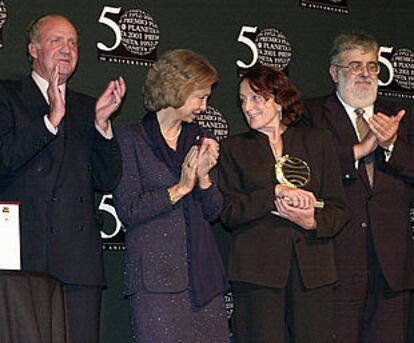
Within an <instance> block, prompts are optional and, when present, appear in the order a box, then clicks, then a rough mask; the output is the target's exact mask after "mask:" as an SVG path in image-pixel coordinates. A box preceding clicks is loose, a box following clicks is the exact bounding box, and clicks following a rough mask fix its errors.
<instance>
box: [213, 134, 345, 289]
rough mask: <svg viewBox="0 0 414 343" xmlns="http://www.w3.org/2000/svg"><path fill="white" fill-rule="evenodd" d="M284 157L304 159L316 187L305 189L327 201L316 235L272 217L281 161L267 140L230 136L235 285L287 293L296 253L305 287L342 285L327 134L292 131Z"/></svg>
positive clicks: (225, 154) (226, 176)
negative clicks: (283, 289) (277, 162)
mask: <svg viewBox="0 0 414 343" xmlns="http://www.w3.org/2000/svg"><path fill="white" fill-rule="evenodd" d="M283 154H289V155H291V156H295V157H299V158H301V159H303V160H305V161H306V162H307V163H308V164H309V166H310V169H311V181H310V183H309V184H308V185H307V186H305V189H307V190H310V191H312V192H313V193H314V194H315V195H316V197H317V198H319V199H323V200H324V201H325V207H324V208H323V209H322V210H318V211H317V213H316V220H317V223H318V224H317V229H316V230H312V231H306V230H303V229H302V228H300V227H299V226H297V225H296V224H294V223H292V222H290V221H287V220H285V219H282V218H280V217H278V216H275V215H273V214H271V213H270V212H271V211H272V210H274V209H275V205H274V199H275V193H274V187H275V184H276V183H277V181H276V177H275V159H274V157H273V154H272V151H271V148H270V146H269V143H268V138H267V136H266V135H264V134H261V133H259V132H257V131H250V132H248V133H245V134H241V135H237V136H233V137H230V138H229V139H227V140H225V141H224V142H223V144H222V146H221V149H220V163H219V185H220V189H221V191H222V193H223V197H224V207H223V211H222V214H221V219H222V222H223V224H224V225H226V226H228V227H229V228H230V229H231V230H232V246H231V252H230V258H229V263H230V267H229V273H230V279H231V280H236V281H245V282H250V283H255V284H259V285H265V286H271V287H284V286H285V285H286V283H287V280H288V276H289V270H290V266H291V261H292V250H293V249H292V247H293V246H294V248H295V250H296V254H297V259H298V263H299V268H300V271H301V275H302V277H303V282H304V284H305V286H306V287H307V288H314V287H318V286H322V285H327V284H331V283H333V282H335V281H336V279H337V275H336V269H335V264H334V252H333V240H332V239H333V237H335V235H336V234H337V233H338V231H340V230H341V228H342V227H343V224H344V216H343V213H344V201H343V190H342V186H341V183H340V178H339V166H338V162H337V159H336V157H335V153H334V150H333V149H332V143H331V140H330V138H329V134H327V133H325V132H322V131H318V130H309V129H294V128H289V129H288V130H287V131H286V132H285V133H284V134H283Z"/></svg>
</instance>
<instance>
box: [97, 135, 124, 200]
mask: <svg viewBox="0 0 414 343" xmlns="http://www.w3.org/2000/svg"><path fill="white" fill-rule="evenodd" d="M94 134H95V139H94V144H93V148H92V157H91V168H92V175H93V180H94V187H95V189H96V190H98V191H101V192H111V191H113V190H114V189H115V187H116V186H117V184H118V183H119V180H120V178H121V175H122V161H121V151H120V148H119V144H118V141H117V139H116V137H113V138H111V139H106V138H105V137H103V136H102V135H101V134H100V133H99V132H98V131H97V130H96V129H95V130H94Z"/></svg>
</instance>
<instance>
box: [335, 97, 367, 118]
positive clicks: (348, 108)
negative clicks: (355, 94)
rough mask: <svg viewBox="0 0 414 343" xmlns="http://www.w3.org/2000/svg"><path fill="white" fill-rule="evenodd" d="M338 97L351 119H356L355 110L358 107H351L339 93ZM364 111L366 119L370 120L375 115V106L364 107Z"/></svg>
mask: <svg viewBox="0 0 414 343" xmlns="http://www.w3.org/2000/svg"><path fill="white" fill-rule="evenodd" d="M336 96H337V97H338V99H339V101H340V102H341V104H342V105H343V106H344V108H345V111H346V113H347V114H348V116H349V117H350V118H351V119H356V117H357V114H356V113H355V109H356V107H353V106H351V105H348V104H347V103H346V102H345V100H343V99H342V98H341V96H340V95H339V93H338V92H336ZM363 109H364V110H365V113H364V118H366V119H368V118H370V117H371V116H372V115H373V114H374V104H372V105H369V106H366V107H363Z"/></svg>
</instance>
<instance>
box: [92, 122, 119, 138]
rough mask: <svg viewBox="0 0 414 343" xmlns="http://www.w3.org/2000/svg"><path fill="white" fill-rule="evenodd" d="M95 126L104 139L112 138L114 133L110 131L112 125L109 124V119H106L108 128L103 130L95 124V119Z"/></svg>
mask: <svg viewBox="0 0 414 343" xmlns="http://www.w3.org/2000/svg"><path fill="white" fill-rule="evenodd" d="M95 127H96V129H97V130H98V132H99V133H100V134H101V135H102V136H103V137H104V138H106V139H112V138H114V133H113V132H112V125H111V121H108V130H107V131H106V132H105V131H104V130H102V128H101V127H100V126H99V125H98V124H97V122H96V121H95Z"/></svg>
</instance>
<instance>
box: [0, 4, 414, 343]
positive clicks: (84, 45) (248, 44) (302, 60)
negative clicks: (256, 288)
mask: <svg viewBox="0 0 414 343" xmlns="http://www.w3.org/2000/svg"><path fill="white" fill-rule="evenodd" d="M46 13H61V14H63V15H66V16H68V17H69V18H70V19H72V20H73V22H74V23H75V25H76V26H77V27H78V29H79V32H80V38H81V39H80V42H81V46H80V61H79V66H78V68H77V71H76V73H75V75H74V76H73V78H72V80H71V81H70V86H71V87H72V88H74V89H77V90H79V91H81V92H85V93H87V94H91V95H93V96H98V95H99V94H100V93H101V92H102V90H103V89H104V87H105V85H106V83H107V82H108V80H109V79H113V78H115V77H117V76H118V75H122V76H124V78H125V79H126V82H127V85H128V92H127V97H126V100H125V102H124V104H123V106H122V108H121V113H120V114H119V115H118V117H117V118H115V120H114V126H118V125H123V124H127V123H132V122H136V121H138V120H139V119H140V118H142V116H143V115H144V113H145V110H144V109H143V105H142V103H143V102H142V95H141V93H142V91H141V88H142V84H143V81H144V79H145V75H146V73H147V71H148V68H149V67H150V66H151V65H152V63H153V62H154V61H155V60H156V58H157V56H159V55H160V54H161V53H162V52H164V51H166V50H168V49H172V48H190V49H193V50H194V51H196V52H198V53H201V54H202V55H204V56H205V57H207V58H208V59H209V60H210V62H211V63H212V64H213V65H214V66H215V67H216V68H217V70H218V72H219V76H220V80H219V82H218V84H217V86H216V87H215V88H214V90H213V94H212V96H211V99H210V102H209V106H208V109H207V111H206V112H205V113H203V114H202V115H201V116H200V117H199V118H198V122H199V124H200V125H201V126H203V127H205V128H206V129H210V130H212V131H213V132H214V133H215V135H216V136H217V138H218V139H219V140H221V139H222V138H224V137H226V136H228V135H230V134H235V133H238V132H242V131H244V130H246V129H247V126H246V124H245V123H244V120H243V116H242V114H241V111H240V109H239V105H238V100H237V98H238V97H237V80H238V76H239V75H240V74H242V73H243V72H244V71H245V70H246V68H249V67H251V66H253V65H255V64H256V63H264V64H270V65H273V66H276V67H278V68H281V69H283V70H284V71H285V72H286V73H287V74H288V75H289V78H290V79H291V80H292V81H293V82H294V83H295V84H296V85H297V86H298V87H299V89H300V90H301V91H302V93H303V94H304V96H305V97H311V96H317V95H323V94H327V93H329V92H331V91H332V84H331V81H330V78H329V74H328V68H329V65H328V54H329V49H330V45H331V42H332V40H333V38H334V37H335V36H336V35H337V34H339V33H341V32H350V31H364V32H368V33H371V34H373V35H374V36H375V37H376V38H377V39H378V40H379V42H380V45H381V51H380V54H379V61H380V65H381V72H380V75H379V78H380V87H379V94H380V95H381V96H383V97H387V98H389V99H391V100H396V101H400V102H402V103H404V104H407V105H410V106H411V105H413V99H414V52H413V51H414V50H413V49H414V36H413V35H412V32H414V21H413V20H412V13H414V2H413V1H412V0H394V1H392V2H390V1H389V0H363V1H361V0H359V1H358V0H298V1H292V0H272V1H270V0H258V1H256V2H252V1H251V0H227V1H225V2H223V1H222V0H209V1H203V0H180V1H175V2H171V1H169V0H157V1H154V0H141V1H139V2H138V1H136V0H96V1H84V0H71V1H52V0H36V1H30V0H15V1H11V0H0V78H2V79H4V78H19V77H22V76H24V75H26V74H27V73H28V71H29V65H28V63H27V60H26V56H25V30H26V28H27V26H28V24H29V23H30V22H31V21H32V20H33V19H34V18H36V17H38V16H40V15H43V14H46ZM0 200H1V199H0ZM97 200H98V201H97V207H98V208H97V212H98V214H99V215H100V217H101V219H102V223H103V225H102V232H101V235H102V238H103V241H104V249H105V253H104V257H105V264H106V274H107V280H108V287H107V291H106V292H105V296H104V306H103V311H102V329H101V330H102V342H103V343H109V342H111V343H112V342H119V343H123V342H130V341H131V339H130V331H129V320H128V314H127V305H126V301H125V299H123V298H122V296H121V284H122V281H121V276H122V275H121V265H122V263H121V260H122V255H123V254H122V250H123V249H124V245H123V242H124V238H125V232H124V227H123V225H122V223H121V222H120V221H119V219H118V217H117V215H116V212H115V209H114V206H113V199H112V197H111V196H110V195H107V196H104V197H100V196H97ZM413 213H414V208H413V209H412V211H411V212H410V214H407V217H408V216H409V215H410V219H411V222H412V225H413V232H414V219H413V218H414V215H413ZM215 228H216V229H217V238H218V243H219V245H220V249H221V251H222V253H223V258H224V259H226V255H227V250H228V242H229V234H228V233H227V232H226V231H225V230H223V229H222V228H221V227H220V225H215ZM226 305H227V309H228V314H229V316H230V315H231V313H232V312H233V302H232V297H231V294H230V293H229V294H228V295H227V296H226Z"/></svg>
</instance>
